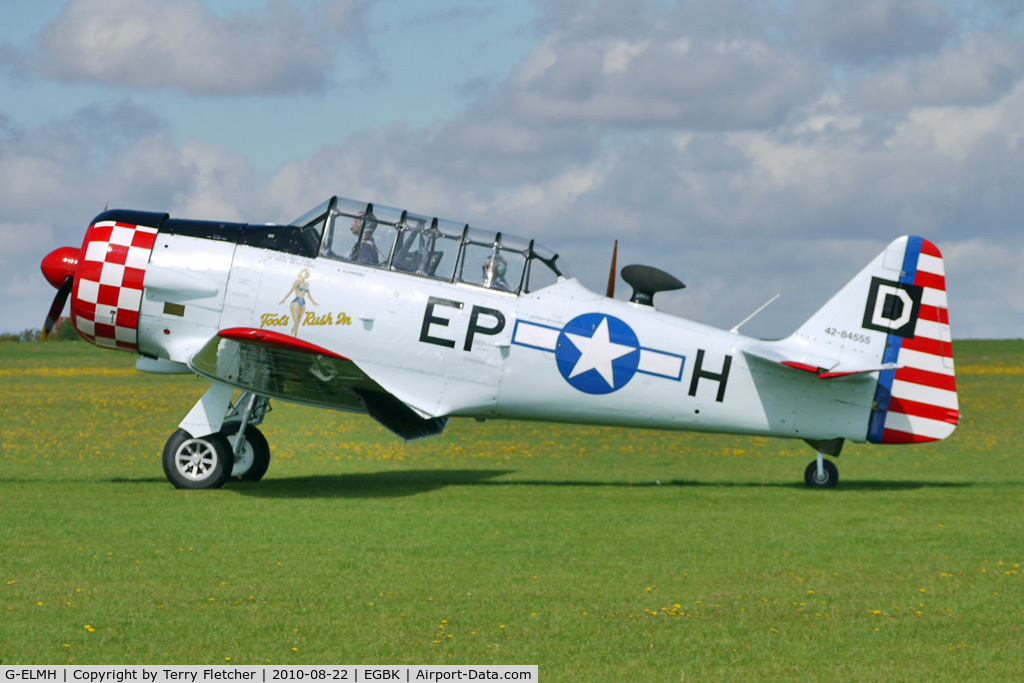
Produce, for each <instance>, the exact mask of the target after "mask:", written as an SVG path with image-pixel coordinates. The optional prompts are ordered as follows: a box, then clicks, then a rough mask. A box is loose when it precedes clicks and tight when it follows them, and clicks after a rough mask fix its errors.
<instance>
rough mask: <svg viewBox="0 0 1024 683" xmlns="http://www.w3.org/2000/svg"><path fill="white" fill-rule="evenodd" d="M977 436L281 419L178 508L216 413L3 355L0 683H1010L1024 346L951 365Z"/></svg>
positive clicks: (1023, 485) (98, 374)
mask: <svg viewBox="0 0 1024 683" xmlns="http://www.w3.org/2000/svg"><path fill="white" fill-rule="evenodd" d="M955 355H956V360H957V376H958V385H959V387H958V388H959V391H960V400H961V411H962V414H963V417H962V420H961V425H960V427H959V428H958V430H957V432H956V433H954V435H953V437H951V438H950V439H949V440H947V441H945V442H942V443H938V444H929V445H924V446H916V447H871V446H865V445H859V444H847V446H846V449H845V450H844V452H843V455H842V457H840V458H839V459H838V460H837V464H838V466H839V471H840V482H839V488H838V489H835V490H831V491H812V490H809V489H807V488H806V487H805V486H804V484H803V470H804V467H805V466H806V465H807V464H808V463H809V462H810V461H811V460H812V459H813V455H814V454H813V452H812V451H811V449H810V448H809V447H807V446H806V445H804V444H803V443H802V442H788V441H779V440H769V439H759V438H747V437H731V436H715V435H702V434H687V433H673V432H655V431H640V430H627V429H613V428H597V427H580V426H571V425H570V426H566V425H550V424H541V423H516V422H505V421H488V422H486V423H483V424H477V423H475V422H473V421H469V420H455V421H453V422H452V424H451V425H450V426H449V428H448V431H447V432H446V433H445V434H444V435H443V436H441V437H438V438H435V439H428V440H424V441H419V442H415V443H412V444H403V443H401V442H400V441H399V440H398V439H397V438H395V437H393V436H392V435H390V434H389V433H387V432H385V431H384V430H383V429H382V428H380V427H379V426H377V424H376V423H375V422H373V421H372V420H370V419H369V418H367V417H364V416H354V415H347V414H343V413H338V412H332V411H318V410H315V409H310V408H304V407H299V406H293V405H288V404H284V403H281V402H274V404H273V405H274V409H273V411H272V412H271V413H270V414H269V415H268V417H267V420H266V422H265V423H264V425H263V427H262V430H263V431H264V433H265V434H266V436H267V438H268V440H269V442H270V444H271V448H272V451H273V455H272V462H271V466H270V470H269V472H268V473H267V476H266V478H265V479H264V480H263V481H262V482H259V483H256V484H249V483H241V482H229V484H228V485H227V486H226V487H225V488H223V489H221V490H217V491H191V492H189V491H178V490H175V489H174V488H172V487H171V485H170V484H168V483H167V482H166V481H165V479H164V476H163V471H162V468H161V465H160V453H161V450H162V448H163V444H164V441H165V440H166V438H167V437H168V435H169V434H170V433H171V431H173V430H174V429H175V428H176V426H177V423H178V422H179V421H180V419H181V418H182V416H183V415H184V414H185V413H186V412H187V411H188V409H189V408H190V407H191V406H192V404H193V403H194V402H195V401H196V399H198V398H199V396H200V395H201V394H202V393H203V392H204V391H205V389H206V386H207V383H206V382H204V381H202V380H199V379H197V378H194V377H187V376H175V377H160V376H155V375H146V374H142V373H137V372H135V371H134V370H133V369H132V368H133V364H134V357H133V356H131V355H129V354H116V353H107V352H103V351H100V350H98V349H96V348H94V347H91V346H89V345H87V344H84V343H82V344H75V343H51V344H45V345H29V344H18V343H3V344H0V383H2V386H3V393H2V398H0V443H2V451H0V660H2V663H3V664H66V663H75V664H267V663H271V664H329V663H335V664H364V663H365V664H537V665H539V671H540V676H541V678H542V680H551V681H554V680H585V681H598V680H635V681H665V680H687V681H690V680H744V681H751V680H753V681H756V680H766V681H767V680H772V681H774V680H780V679H785V680H832V681H846V680H848V681H867V680H901V681H916V680H920V681H937V680H950V681H964V680H985V681H993V680H1020V677H1021V671H1024V654H1022V653H1021V650H1020V643H1021V642H1024V574H1022V572H1024V568H1022V567H1021V565H1022V564H1024V521H1022V510H1024V507H1022V503H1024V460H1022V458H1021V457H1020V451H1019V446H1018V444H1019V443H1020V442H1021V437H1022V431H1024V430H1022V427H1021V424H1020V419H1019V418H1020V416H1021V415H1022V413H1024V411H1022V407H1024V406H1022V403H1024V396H1022V393H1021V391H1020V382H1021V380H1022V379H1024V342H1019V341H1009V342H975V341H966V342H957V343H956V345H955Z"/></svg>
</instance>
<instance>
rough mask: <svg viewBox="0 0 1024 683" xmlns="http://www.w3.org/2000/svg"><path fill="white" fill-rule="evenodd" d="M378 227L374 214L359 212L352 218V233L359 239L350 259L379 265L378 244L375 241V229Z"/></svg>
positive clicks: (353, 247) (353, 246)
mask: <svg viewBox="0 0 1024 683" xmlns="http://www.w3.org/2000/svg"><path fill="white" fill-rule="evenodd" d="M360 228H362V231H363V232H362V234H361V235H360V232H359V229H360ZM376 229H377V221H376V220H375V219H374V216H373V214H372V213H371V214H365V213H362V214H359V215H358V216H356V217H355V218H353V219H352V234H353V235H355V236H356V238H357V241H356V243H355V244H354V245H352V254H351V255H350V256H349V259H350V260H352V261H358V262H359V263H369V264H370V265H374V266H375V265H377V263H378V262H379V261H378V258H377V245H376V243H374V241H373V231H374V230H376Z"/></svg>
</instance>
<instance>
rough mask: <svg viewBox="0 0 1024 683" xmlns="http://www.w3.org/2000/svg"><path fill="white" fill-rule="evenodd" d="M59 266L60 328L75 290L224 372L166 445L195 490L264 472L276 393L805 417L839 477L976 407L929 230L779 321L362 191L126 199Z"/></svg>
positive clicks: (759, 423) (179, 366) (170, 358)
mask: <svg viewBox="0 0 1024 683" xmlns="http://www.w3.org/2000/svg"><path fill="white" fill-rule="evenodd" d="M42 270H43V273H44V274H45V276H46V278H47V280H48V281H49V282H50V283H51V284H52V285H53V286H54V287H57V288H58V292H57V296H56V298H55V300H54V303H53V306H52V308H51V310H50V313H49V316H48V318H47V321H46V325H45V326H44V332H49V331H50V329H51V328H52V326H53V323H54V321H55V320H56V319H57V318H58V317H59V316H60V314H61V311H62V310H63V308H64V304H65V302H66V300H67V298H68V296H70V297H71V319H72V322H73V324H74V326H75V329H76V330H77V331H78V333H79V334H80V335H81V336H82V337H84V338H85V339H87V340H88V341H90V342H92V343H94V344H96V345H98V346H103V347H107V348H111V349H121V350H124V351H130V352H134V353H137V354H139V355H140V356H141V357H140V358H139V359H138V361H137V363H136V368H138V369H139V370H142V371H145V372H154V373H198V374H199V375H201V376H203V377H206V378H208V379H209V380H211V382H212V384H211V386H210V389H209V390H208V391H207V392H206V393H205V395H203V397H202V398H200V399H199V401H198V402H197V403H196V404H195V406H194V407H193V408H192V410H191V411H189V413H188V414H187V415H186V416H185V418H184V419H183V420H182V421H181V423H180V425H179V426H178V429H177V431H175V432H174V433H173V434H172V435H171V437H170V439H168V441H167V444H166V446H165V448H164V453H163V467H164V471H165V473H166V475H167V478H168V479H169V480H170V481H171V483H172V484H174V485H175V486H177V487H183V488H214V487H219V486H221V485H223V484H224V482H225V481H226V480H227V479H228V478H229V477H230V476H232V474H233V475H235V476H236V477H239V478H241V479H248V480H258V479H260V478H261V477H262V476H263V475H264V473H265V472H266V470H267V466H268V463H269V460H270V450H269V447H268V446H267V441H266V439H265V438H264V437H263V435H262V434H261V433H260V431H259V430H258V429H257V425H259V424H260V423H261V422H262V421H263V419H264V417H265V416H266V414H267V411H268V410H269V407H270V399H280V400H284V401H293V402H296V403H302V404H306V405H312V406H319V407H324V408H334V409H336V410H346V411H354V412H362V413H368V414H369V415H370V417H372V418H374V419H375V420H377V421H378V422H379V423H380V424H382V425H383V426H384V427H386V428H387V429H389V430H391V431H392V432H394V433H395V434H397V435H398V436H399V437H401V438H403V439H407V440H410V439H417V438H420V437H426V436H433V435H436V434H440V433H441V432H442V431H444V429H445V426H446V424H447V423H448V420H449V418H451V417H458V416H465V417H475V418H508V419H529V420H550V421H566V422H577V423H597V424H608V425H631V426H640V427H651V428H659V429H681V430H701V431H709V432H726V433H739V434H755V435H765V436H778V437H785V438H796V439H802V440H804V441H806V442H807V443H808V444H810V445H811V446H812V447H813V448H814V449H815V451H816V452H817V458H816V459H815V460H814V461H812V462H811V463H810V465H809V466H808V467H807V469H806V472H805V481H806V483H807V485H809V486H812V487H820V488H830V487H833V486H835V485H836V482H837V481H838V471H837V469H836V467H835V465H834V464H833V463H832V462H831V461H830V460H826V459H824V458H823V455H829V456H838V455H839V452H840V449H841V448H842V445H843V443H844V441H845V440H851V441H855V442H864V441H867V442H872V443H913V442H923V441H935V440H939V439H943V438H945V437H947V436H949V435H950V434H951V433H952V432H953V430H954V429H955V427H956V425H957V423H958V421H959V408H958V402H957V393H956V384H955V380H954V372H953V354H952V342H951V337H950V328H949V319H948V314H947V302H946V285H945V275H944V268H943V261H942V256H941V254H940V253H939V250H938V249H937V248H936V247H935V246H934V245H933V244H931V243H930V242H928V241H926V240H923V239H921V238H919V237H901V238H899V239H897V240H895V241H893V242H892V243H891V244H890V245H889V246H888V247H886V248H885V249H884V250H883V251H882V253H880V254H879V255H878V256H877V257H876V258H875V259H874V260H873V261H871V263H869V264H868V265H867V267H866V268H864V269H863V270H862V271H861V272H860V273H859V274H857V275H856V276H855V277H854V278H853V279H852V280H851V281H850V282H849V283H848V284H847V285H846V286H845V287H844V288H843V289H841V290H840V291H839V293H838V294H836V295H835V296H834V297H832V299H831V300H830V301H828V302H827V303H826V304H825V305H824V306H823V307H822V308H821V309H820V310H819V311H818V312H817V313H815V314H814V315H813V316H812V317H811V318H810V319H809V320H808V321H807V322H806V323H804V324H803V325H802V326H800V328H799V329H798V330H796V331H795V332H794V333H793V334H792V335H790V336H789V337H787V338H785V339H781V340H776V341H766V340H761V339H755V338H751V337H747V336H744V335H741V334H740V333H739V332H738V331H737V330H738V327H737V328H733V329H732V330H728V331H726V330H718V329H714V328H711V327H708V326H705V325H702V324H699V323H695V322H690V321H688V320H683V319H680V318H677V317H673V316H670V315H667V314H665V313H661V312H659V311H658V310H656V309H655V308H654V306H653V297H654V295H655V294H656V293H657V292H660V291H666V290H672V289H679V288H681V287H683V283H681V282H679V281H678V280H677V279H675V278H674V277H672V276H671V275H669V274H667V273H664V272H663V271H660V270H657V269H655V268H651V267H648V266H627V267H626V268H623V270H622V277H623V279H624V280H625V281H626V282H627V283H629V284H630V285H631V286H632V287H633V295H632V298H631V299H630V300H629V301H622V300H616V299H613V298H609V297H608V296H602V295H599V294H596V293H594V292H591V291H589V290H587V289H585V288H584V287H582V286H581V285H580V283H579V282H578V281H577V280H576V279H575V278H573V276H572V275H571V274H570V272H569V269H568V268H567V267H566V265H565V263H564V262H563V261H562V259H561V257H559V256H558V255H556V254H555V253H553V252H551V251H549V250H548V249H545V248H544V247H542V246H541V245H540V244H537V243H536V242H534V241H533V240H529V239H521V238H519V237H514V236H512V235H508V234H506V233H504V232H487V231H484V230H480V229H476V228H473V227H470V226H468V225H466V224H465V223H458V222H452V221H448V220H442V219H439V218H434V217H430V216H425V215H419V214H414V213H411V212H409V211H400V210H397V209H392V208H388V207H384V206H378V205H375V204H368V203H365V202H357V201H352V200H349V199H342V198H340V197H332V198H331V199H329V200H327V201H326V202H324V203H323V204H321V205H319V206H317V207H316V208H314V209H313V210H312V211H310V212H308V213H307V214H305V215H303V216H302V217H300V218H298V219H296V220H295V221H293V222H292V223H290V224H288V225H255V224H238V223H220V222H209V221H195V220H182V219H176V218H171V217H169V216H168V215H167V214H162V213H146V212H139V211H125V210H114V211H105V212H104V213H102V214H100V215H99V216H97V217H96V218H95V219H94V220H93V223H92V225H91V226H90V227H89V229H88V230H87V231H86V234H85V241H84V242H83V243H82V247H81V248H80V249H75V248H73V247H63V248H60V249H57V250H56V251H54V252H52V253H50V254H49V255H47V256H46V257H45V258H44V259H43V262H42ZM613 276H614V266H613ZM613 282H614V280H612V283H613ZM236 391H239V392H240V393H239V394H238V395H237V396H236V394H235V392H236Z"/></svg>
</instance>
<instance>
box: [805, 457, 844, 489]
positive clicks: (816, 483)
mask: <svg viewBox="0 0 1024 683" xmlns="http://www.w3.org/2000/svg"><path fill="white" fill-rule="evenodd" d="M821 464H822V470H823V472H822V475H821V476H818V461H817V460H812V461H811V464H810V465H808V466H807V469H806V470H804V482H806V484H807V485H808V486H810V487H811V488H812V489H834V488H835V487H836V484H838V483H839V468H838V467H836V466H835V463H833V462H832V461H831V460H823V461H822V462H821Z"/></svg>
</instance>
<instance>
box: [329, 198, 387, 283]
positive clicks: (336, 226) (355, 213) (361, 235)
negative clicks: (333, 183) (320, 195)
mask: <svg viewBox="0 0 1024 683" xmlns="http://www.w3.org/2000/svg"><path fill="white" fill-rule="evenodd" d="M401 215H402V213H401V212H400V211H398V210H396V209H392V208H389V207H386V206H374V205H373V204H364V203H362V202H354V201H351V200H349V199H341V198H337V199H336V200H335V202H334V204H333V205H332V206H331V208H330V212H329V221H328V226H327V236H326V238H325V239H324V241H323V247H322V248H321V250H320V254H321V256H326V257H327V258H331V259H337V260H343V261H354V262H356V263H363V264H366V265H369V266H379V267H386V266H387V263H388V260H389V259H390V258H391V247H392V246H393V245H394V243H395V234H396V232H397V229H396V227H395V224H396V223H398V221H399V219H400V218H401Z"/></svg>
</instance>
